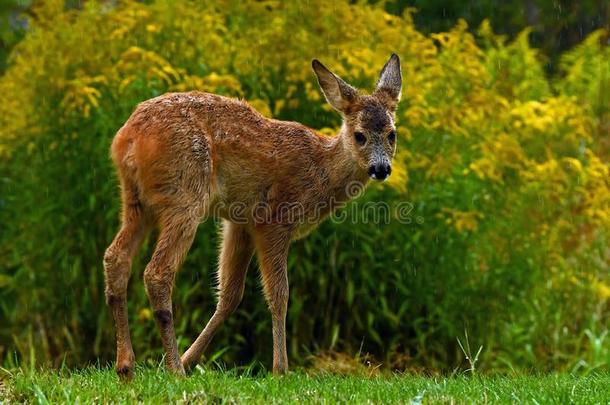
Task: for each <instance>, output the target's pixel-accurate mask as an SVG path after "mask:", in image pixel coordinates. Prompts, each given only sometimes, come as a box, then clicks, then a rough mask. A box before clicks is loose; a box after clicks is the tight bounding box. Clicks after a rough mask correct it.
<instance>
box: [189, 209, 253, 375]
mask: <svg viewBox="0 0 610 405" xmlns="http://www.w3.org/2000/svg"><path fill="white" fill-rule="evenodd" d="M253 252H254V248H253V246H252V239H251V237H250V235H249V233H248V230H247V229H246V227H245V226H243V225H238V224H235V223H232V222H229V221H224V222H223V227H222V247H221V251H220V258H219V263H218V303H217V305H216V311H214V314H213V315H212V317H211V318H210V320H209V321H208V323H207V325H206V326H205V328H204V329H203V331H202V332H201V333H200V334H199V336H198V337H197V339H196V340H195V342H193V344H192V345H191V347H189V349H188V350H187V351H186V352H185V353H184V354H183V355H182V364H183V365H184V367H188V366H191V365H193V364H195V363H196V362H197V361H198V360H199V358H200V357H201V354H202V353H203V352H204V350H205V349H206V347H207V346H208V344H209V343H210V341H211V340H212V338H213V337H214V335H215V334H216V331H217V330H218V328H220V326H221V325H222V324H223V322H224V321H225V320H226V319H227V318H228V317H229V315H231V314H232V313H233V312H234V311H235V310H236V309H237V307H238V306H239V303H240V302H241V299H242V297H243V295H244V284H245V281H246V272H247V271H248V265H249V264H250V260H251V259H252V253H253Z"/></svg>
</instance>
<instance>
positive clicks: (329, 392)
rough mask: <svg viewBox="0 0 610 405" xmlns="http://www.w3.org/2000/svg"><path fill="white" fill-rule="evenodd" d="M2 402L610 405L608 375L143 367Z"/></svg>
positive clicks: (2, 390)
mask: <svg viewBox="0 0 610 405" xmlns="http://www.w3.org/2000/svg"><path fill="white" fill-rule="evenodd" d="M4 373H5V376H4V377H3V380H2V385H0V403H5V402H7V403H12V402H20V403H21V402H27V403H110V402H112V403H117V402H129V403H135V402H138V403H166V402H174V403H187V402H188V403H211V402H213V403H225V402H228V403H247V404H251V403H260V404H269V403H295V402H306V403H349V404H357V403H410V404H422V403H424V404H425V403H533V404H537V403H607V402H608V401H609V400H610V374H607V373H602V374H593V375H589V376H574V375H569V374H550V375H537V376H534V375H527V376H526V375H515V376H466V375H457V376H452V377H426V376H418V375H406V374H387V375H377V376H375V377H370V378H367V377H366V376H338V375H330V374H315V375H310V374H307V373H306V372H304V371H296V372H292V373H290V374H288V375H287V376H284V377H274V376H271V375H267V374H264V375H259V376H253V375H251V374H249V373H247V372H246V373H237V372H234V371H227V372H222V371H211V370H204V369H203V368H198V369H196V370H195V371H194V372H193V373H192V374H191V375H190V376H188V377H186V378H179V377H174V376H172V375H169V374H167V373H166V372H165V371H163V370H162V369H155V368H138V369H137V375H136V378H135V380H134V381H133V382H131V383H121V382H119V381H118V379H117V377H116V375H115V373H114V371H113V370H111V369H108V368H103V369H100V368H95V367H91V368H87V369H84V370H81V371H62V372H56V371H55V372H53V371H36V372H24V371H16V372H10V373H9V372H6V371H4Z"/></svg>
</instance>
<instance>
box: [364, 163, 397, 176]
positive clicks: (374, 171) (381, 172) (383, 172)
mask: <svg viewBox="0 0 610 405" xmlns="http://www.w3.org/2000/svg"><path fill="white" fill-rule="evenodd" d="M390 173H392V167H390V165H389V164H387V163H377V164H375V165H372V166H371V167H369V176H371V177H372V178H373V179H375V180H385V179H386V177H388V176H389V175H390Z"/></svg>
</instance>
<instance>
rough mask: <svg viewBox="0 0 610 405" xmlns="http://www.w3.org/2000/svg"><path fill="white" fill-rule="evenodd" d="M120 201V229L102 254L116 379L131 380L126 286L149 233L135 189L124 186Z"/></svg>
mask: <svg viewBox="0 0 610 405" xmlns="http://www.w3.org/2000/svg"><path fill="white" fill-rule="evenodd" d="M122 199H123V214H122V224H121V229H120V230H119V232H118V233H117V235H116V236H115V238H114V240H113V241H112V243H111V244H110V246H109V247H108V249H106V253H105V254H104V278H105V283H106V289H105V294H106V302H107V304H108V306H109V307H110V310H111V312H112V316H113V318H114V324H115V329H116V341H117V360H116V370H117V373H118V374H119V377H121V378H124V379H131V378H133V372H134V362H135V356H134V354H133V349H132V347H131V339H130V336H129V320H128V315H127V284H128V282H129V275H130V271H131V261H132V258H133V256H134V255H135V253H136V251H137V250H138V248H139V246H140V244H141V242H142V239H144V237H145V236H146V233H147V231H148V230H149V229H150V226H149V225H150V224H149V222H148V220H147V218H146V215H145V213H144V210H143V207H142V205H141V203H140V201H139V200H138V195H137V191H136V189H135V186H134V185H132V184H130V183H128V182H125V181H124V182H123V192H122Z"/></svg>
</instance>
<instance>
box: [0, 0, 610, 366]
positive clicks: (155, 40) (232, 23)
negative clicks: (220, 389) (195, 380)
mask: <svg viewBox="0 0 610 405" xmlns="http://www.w3.org/2000/svg"><path fill="white" fill-rule="evenodd" d="M609 21H610V3H608V2H607V1H603V0H582V1H578V2H576V1H566V0H560V1H558V0H510V1H492V0H479V1H475V0H470V1H457V0H454V1H440V0H434V1H423V0H421V1H420V0H412V1H386V2H375V1H370V2H366V1H358V2H353V1H336V2H329V1H325V0H309V1H295V2H281V1H252V2H243V1H229V0H214V1H206V2H198V1H188V0H176V1H169V0H159V1H146V2H136V1H100V2H96V1H60V0H44V1H28V0H3V1H2V3H0V72H1V76H0V365H4V366H5V367H14V366H16V365H52V366H58V365H60V364H62V363H64V364H67V365H70V366H77V367H81V366H85V365H87V364H90V363H96V362H98V361H99V362H100V363H101V364H107V362H109V361H112V360H113V358H114V344H115V339H114V330H113V327H112V321H111V316H110V314H109V312H108V310H107V308H106V306H105V302H104V294H103V269H102V255H103V252H104V250H105V248H106V247H107V245H108V244H109V243H110V241H111V240H112V237H113V236H114V234H115V232H116V230H117V227H118V210H119V194H118V187H117V181H116V177H115V174H114V171H113V168H112V167H111V164H110V159H109V156H108V155H109V154H108V150H109V145H110V142H111V140H112V137H113V136H114V134H115V132H116V131H117V129H118V128H119V127H120V126H121V125H122V123H123V122H124V121H125V120H126V119H127V117H128V116H129V114H130V113H131V111H132V110H133V108H134V107H135V106H136V105H137V103H138V102H140V101H143V100H146V99H148V98H151V97H154V96H157V95H160V94H162V93H164V92H168V91H186V90H192V89H198V90H204V91H210V92H215V93H219V94H224V95H227V96H233V97H240V98H245V99H247V100H249V101H250V102H251V104H252V105H253V106H254V107H255V108H257V109H259V110H260V111H261V112H262V113H264V114H265V115H267V116H269V117H275V118H279V119H286V120H297V121H300V122H303V123H304V124H306V125H309V126H311V127H313V128H316V129H319V130H320V131H321V132H323V133H327V134H332V133H334V131H335V130H336V129H337V127H338V126H339V125H340V117H339V116H338V115H337V114H336V113H334V112H332V111H331V110H330V108H329V107H328V106H326V105H325V103H324V100H323V98H322V97H321V93H320V91H319V90H318V88H317V84H316V82H315V78H314V76H313V74H312V72H311V68H310V61H311V59H312V58H314V57H315V58H319V59H321V60H322V61H323V62H324V63H325V64H327V66H329V67H331V68H332V69H333V70H334V71H335V72H336V73H338V74H339V75H341V76H342V77H343V78H345V79H346V80H348V81H349V82H351V83H353V84H354V85H357V86H360V87H361V88H363V89H368V90H371V89H372V88H373V85H374V83H375V80H376V79H377V77H378V73H379V71H380V69H381V67H382V66H383V63H384V62H385V61H386V60H387V58H388V57H389V55H390V54H391V52H396V53H398V54H399V55H400V56H401V60H402V65H403V67H402V68H403V77H404V84H403V101H402V103H401V104H400V106H399V110H398V112H397V118H398V125H399V130H398V132H399V147H398V150H399V153H398V156H397V158H396V163H395V164H394V166H395V167H396V168H397V169H396V170H395V174H393V175H392V177H391V179H390V181H389V182H387V183H384V184H383V185H374V186H373V187H371V188H370V189H369V190H368V192H367V193H366V194H365V195H364V196H363V197H362V198H360V200H358V203H359V204H360V203H366V202H367V201H387V202H388V203H390V204H395V203H399V202H400V203H407V204H409V206H410V207H412V208H411V209H410V210H409V215H410V217H411V218H412V220H411V221H406V222H407V223H405V221H402V222H399V221H390V222H389V223H384V224H371V223H365V222H364V221H352V222H345V223H341V224H338V223H333V222H332V221H329V222H326V223H324V224H323V225H322V226H321V227H320V228H318V230H317V231H315V232H314V233H312V234H311V235H310V236H309V237H307V238H306V239H304V240H301V241H298V242H296V243H295V244H294V245H293V248H292V249H291V255H290V259H289V268H290V270H289V278H290V286H291V298H290V307H289V314H288V339H289V340H288V344H289V357H290V359H291V361H292V362H293V363H295V364H300V365H308V364H312V363H314V364H315V363H316V359H319V358H325V357H326V358H329V357H330V358H342V357H347V358H353V357H358V358H364V357H366V358H368V359H370V360H371V361H372V362H375V363H382V364H383V367H384V368H387V369H393V370H426V371H429V372H448V371H452V370H454V369H458V368H465V367H467V361H466V360H465V353H464V352H467V353H466V354H468V351H470V352H472V353H471V354H472V355H474V354H475V353H476V352H477V351H478V350H479V349H481V353H480V356H479V358H478V363H477V368H479V369H483V370H487V371H494V372H507V371H512V370H517V371H518V370H541V371H548V370H570V371H582V372H590V371H592V370H596V369H600V368H604V369H608V368H609V366H610V337H607V331H608V324H609V320H608V315H609V313H610V308H609V306H608V304H609V300H610V272H609V267H610V247H609V240H608V238H609V236H610V179H609V170H610V169H609V157H610V136H609V135H610V47H609V41H608V38H609V37H608V28H609V26H608V25H609ZM353 207H354V206H351V207H347V209H348V210H349V209H352V208H353ZM403 214H404V213H403ZM216 228H217V224H215V223H213V222H211V221H210V222H208V223H205V224H203V225H202V226H201V227H200V230H199V232H198V235H197V239H196V241H195V243H194V245H193V247H192V249H191V251H190V254H189V256H188V257H187V259H186V262H185V264H184V266H183V268H182V269H181V271H180V272H179V274H178V277H177V281H176V288H175V291H174V306H175V319H176V328H177V333H178V336H179V345H180V348H181V349H182V350H184V348H186V347H187V346H188V345H189V344H190V342H191V341H192V340H193V339H194V338H195V337H196V336H197V334H198V333H199V331H200V330H201V328H202V327H203V326H204V325H205V323H206V322H207V320H208V317H209V316H210V315H211V314H212V312H213V308H214V305H215V298H214V290H213V289H212V285H213V281H214V277H213V274H214V271H215V270H214V269H215V266H216V252H217V245H218V239H217V235H216ZM153 243H154V238H151V239H150V240H148V241H147V242H146V244H145V246H144V249H143V250H142V252H141V254H140V255H139V256H138V259H137V260H136V261H135V263H134V266H133V271H132V279H131V280H132V282H131V284H130V288H129V311H130V321H131V331H132V341H133V343H134V348H135V351H136V356H137V359H138V361H139V362H144V363H146V362H147V361H150V362H152V361H157V360H158V359H159V358H160V356H161V352H162V351H161V343H160V338H159V335H158V333H157V331H156V327H155V324H154V321H153V319H152V316H151V315H152V314H151V310H150V306H149V304H148V301H147V299H146V295H145V292H144V286H143V283H142V281H141V279H142V271H143V267H144V265H145V264H146V261H147V258H148V257H149V255H150V253H151V248H152V245H153ZM257 271H258V270H257V269H256V266H255V265H254V264H253V265H252V268H251V269H250V273H249V279H248V285H247V289H246V294H245V297H244V301H243V302H242V305H241V306H240V309H239V310H238V311H237V313H236V314H235V315H234V316H233V317H232V318H231V319H230V320H229V321H228V322H227V324H226V325H225V327H223V328H222V330H221V331H220V333H219V334H218V336H217V337H216V338H215V340H214V342H213V343H212V345H211V347H210V348H209V351H208V359H212V360H216V361H221V362H223V363H225V364H227V366H228V367H233V366H243V365H247V364H250V363H251V362H253V361H254V362H260V363H262V364H264V365H269V364H270V363H271V333H270V331H271V324H270V316H269V314H268V311H267V309H266V306H265V303H264V300H263V298H262V296H261V294H260V290H261V289H260V284H259V280H258V276H257ZM461 346H463V347H461ZM468 348H470V349H468ZM471 358H472V356H471Z"/></svg>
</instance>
